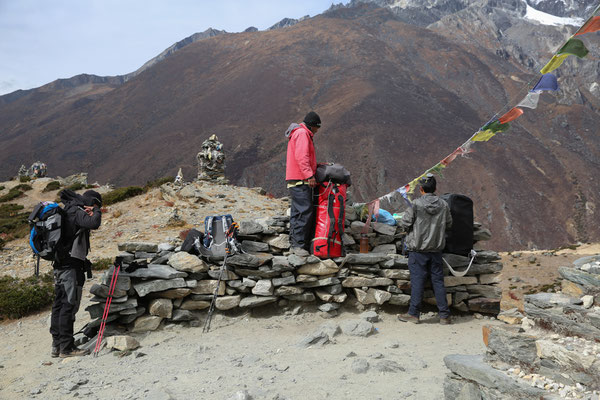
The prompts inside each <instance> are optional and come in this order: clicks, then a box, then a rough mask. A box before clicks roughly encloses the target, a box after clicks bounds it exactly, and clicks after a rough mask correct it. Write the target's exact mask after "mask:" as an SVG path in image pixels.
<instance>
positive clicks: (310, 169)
mask: <svg viewBox="0 0 600 400" xmlns="http://www.w3.org/2000/svg"><path fill="white" fill-rule="evenodd" d="M320 127H321V118H320V117H319V116H318V115H317V113H316V112H314V111H311V112H309V113H308V114H306V116H305V117H304V121H303V122H302V123H301V124H291V125H290V127H289V128H288V130H287V131H286V132H285V136H286V137H287V138H288V145H287V157H286V167H285V180H286V182H287V187H288V190H289V192H290V198H291V200H292V204H291V215H290V242H291V245H292V253H294V254H297V255H299V256H308V251H307V250H308V249H309V247H310V241H311V239H312V236H313V234H314V232H312V230H313V228H314V208H313V189H314V187H315V186H317V181H316V179H315V173H316V172H317V158H316V156H315V146H314V144H313V136H314V135H315V134H316V133H317V131H318V130H319V128H320Z"/></svg>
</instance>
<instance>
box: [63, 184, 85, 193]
mask: <svg viewBox="0 0 600 400" xmlns="http://www.w3.org/2000/svg"><path fill="white" fill-rule="evenodd" d="M85 188H86V185H84V184H83V183H81V182H76V183H74V184H72V185H70V186H67V187H66V188H65V189H69V190H72V191H74V192H76V191H77V190H81V189H85Z"/></svg>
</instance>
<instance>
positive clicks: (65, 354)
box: [59, 347, 90, 358]
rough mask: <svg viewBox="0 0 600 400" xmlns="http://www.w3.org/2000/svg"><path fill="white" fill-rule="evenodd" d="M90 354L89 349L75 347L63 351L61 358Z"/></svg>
mask: <svg viewBox="0 0 600 400" xmlns="http://www.w3.org/2000/svg"><path fill="white" fill-rule="evenodd" d="M88 354H90V351H89V350H83V349H78V348H76V347H75V348H73V349H71V350H67V351H63V352H61V353H60V355H59V357H60V358H67V357H81V356H87V355H88Z"/></svg>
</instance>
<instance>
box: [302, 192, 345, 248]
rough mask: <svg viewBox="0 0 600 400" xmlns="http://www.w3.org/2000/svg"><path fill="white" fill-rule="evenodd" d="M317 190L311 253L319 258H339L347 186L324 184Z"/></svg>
mask: <svg viewBox="0 0 600 400" xmlns="http://www.w3.org/2000/svg"><path fill="white" fill-rule="evenodd" d="M318 188H319V199H318V201H317V212H316V214H317V215H316V223H315V238H314V239H313V240H312V245H311V252H312V253H313V254H314V255H315V256H317V257H321V258H335V257H341V256H342V252H343V246H342V234H343V233H344V219H345V207H346V190H347V189H348V185H345V184H335V183H331V182H324V183H321V184H319V186H318Z"/></svg>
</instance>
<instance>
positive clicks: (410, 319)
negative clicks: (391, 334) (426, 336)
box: [398, 313, 421, 324]
mask: <svg viewBox="0 0 600 400" xmlns="http://www.w3.org/2000/svg"><path fill="white" fill-rule="evenodd" d="M398 320H400V321H402V322H412V323H413V324H418V323H420V322H421V321H419V317H415V316H414V315H411V314H409V313H406V314H398Z"/></svg>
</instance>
